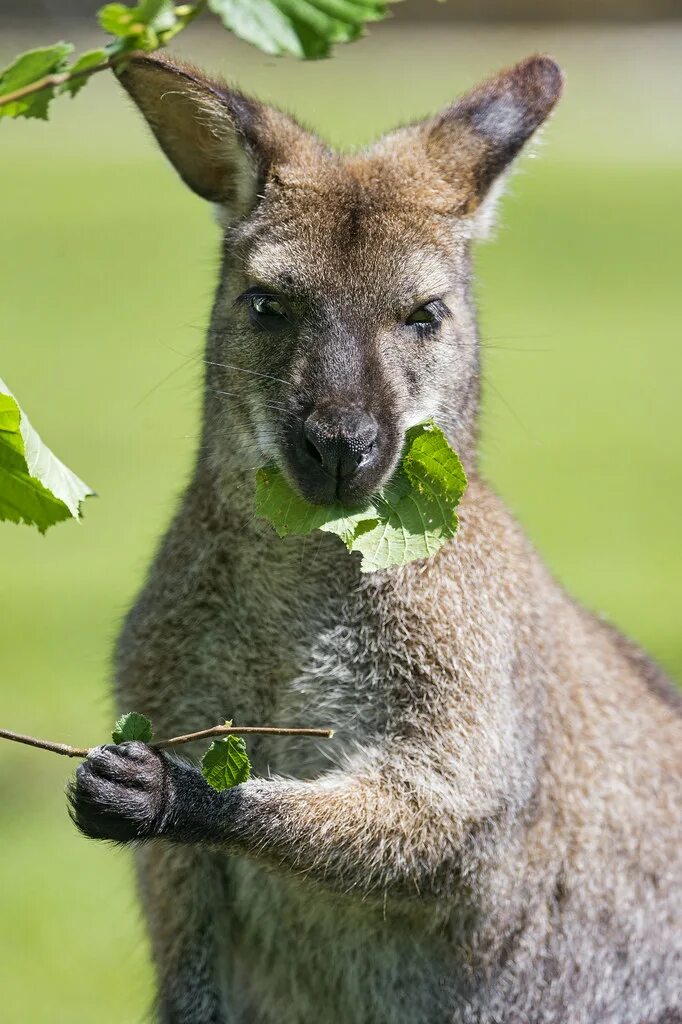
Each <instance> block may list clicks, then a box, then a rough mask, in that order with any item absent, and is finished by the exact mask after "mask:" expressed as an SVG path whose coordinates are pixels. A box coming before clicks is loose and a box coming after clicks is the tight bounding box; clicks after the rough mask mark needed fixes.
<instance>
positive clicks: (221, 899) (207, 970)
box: [136, 842, 239, 1024]
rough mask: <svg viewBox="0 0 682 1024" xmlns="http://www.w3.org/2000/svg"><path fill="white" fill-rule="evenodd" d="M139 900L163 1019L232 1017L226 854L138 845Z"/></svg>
mask: <svg viewBox="0 0 682 1024" xmlns="http://www.w3.org/2000/svg"><path fill="white" fill-rule="evenodd" d="M136 866H137V873H138V882H139V887H140V893H141V896H142V902H143V905H144V909H145V913H146V917H147V925H148V929H149V934H150V939H151V945H152V954H153V958H154V963H155V966H156V973H157V986H158V996H157V1008H156V1020H157V1021H158V1024H233V1022H236V1021H237V1020H239V1016H237V1015H236V1014H237V1013H238V1006H237V1004H238V999H237V998H236V996H237V994H236V993H230V994H229V998H228V992H227V984H228V975H229V960H230V951H229V949H228V948H226V944H225V942H224V939H223V932H222V929H221V924H220V922H221V919H223V921H224V918H225V916H226V915H227V914H229V908H228V899H227V893H226V871H225V858H224V857H221V856H219V855H217V854H213V853H210V852H207V851H202V850H199V849H197V848H189V847H180V846H173V847H171V846H170V845H167V844H165V843H162V842H156V843H150V844H149V845H146V846H145V847H144V848H142V849H138V850H137V851H136Z"/></svg>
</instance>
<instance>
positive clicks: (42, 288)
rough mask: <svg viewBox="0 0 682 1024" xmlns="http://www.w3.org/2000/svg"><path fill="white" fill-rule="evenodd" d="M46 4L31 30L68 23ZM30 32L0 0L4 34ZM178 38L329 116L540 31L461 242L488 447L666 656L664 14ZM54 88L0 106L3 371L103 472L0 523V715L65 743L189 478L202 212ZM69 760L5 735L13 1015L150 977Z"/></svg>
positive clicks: (502, 473)
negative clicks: (655, 21)
mask: <svg viewBox="0 0 682 1024" xmlns="http://www.w3.org/2000/svg"><path fill="white" fill-rule="evenodd" d="M55 29H56V30H55V31H50V32H49V33H48V34H47V35H46V36H45V39H44V41H45V42H47V41H49V39H51V38H52V37H53V36H54V37H58V36H59V35H61V34H64V33H66V32H67V31H68V32H69V33H70V35H71V36H73V34H74V33H73V30H72V29H71V28H69V27H68V26H67V27H66V28H65V27H64V26H56V27H55ZM79 41H80V42H82V43H83V44H87V43H89V42H91V40H90V39H89V38H88V37H87V36H81V38H80V39H79ZM37 42H38V40H37V39H36V38H35V35H33V36H32V37H30V38H26V37H25V34H24V32H23V30H22V27H21V26H20V25H14V26H9V30H8V31H4V32H3V34H2V43H1V44H0V45H1V48H2V51H3V53H2V54H1V55H0V56H5V57H9V56H11V55H12V53H13V52H15V51H16V50H18V49H20V48H23V47H24V46H25V45H27V44H29V43H30V44H33V45H35V44H36V43H37ZM178 43H179V47H180V49H181V50H184V51H185V52H186V53H187V54H188V55H189V56H191V57H192V59H194V60H195V61H196V62H198V63H203V64H206V65H208V66H210V67H213V68H215V69H217V70H220V71H222V72H223V73H225V74H227V75H229V76H230V77H231V78H233V79H234V80H236V81H237V82H239V83H240V84H241V85H242V87H244V88H246V89H249V90H252V91H254V92H256V93H257V94H259V95H261V96H263V97H265V98H268V99H271V100H273V101H275V102H278V103H279V104H280V105H283V106H286V107H287V108H289V109H292V110H293V111H295V112H296V113H298V114H299V115H300V116H301V117H303V118H304V119H305V120H307V121H308V122H310V123H311V124H313V125H314V126H315V127H317V128H318V129H319V130H320V131H322V132H323V133H324V134H325V135H326V136H327V137H328V138H330V139H331V140H332V141H334V142H337V143H343V144H356V143H360V142H363V141H366V140H367V139H369V138H370V137H371V136H372V135H374V134H375V133H376V132H378V131H381V130H383V129H386V128H388V127H390V126H391V125H392V124H394V123H395V122H398V121H401V120H407V119H410V118H413V117H416V116H419V115H421V114H425V113H428V112H432V111H433V110H435V109H437V108H438V106H439V105H442V104H445V103H447V102H448V101H449V100H450V99H451V98H452V97H453V96H454V95H456V94H457V93H458V91H460V90H462V89H464V88H466V87H467V86H468V85H470V84H472V83H473V82H475V81H476V80H477V79H479V78H481V77H482V76H483V75H485V74H486V73H487V72H489V71H490V70H493V69H495V68H497V67H499V66H503V65H504V64H508V63H510V62H512V61H514V60H516V59H518V58H520V57H522V56H524V55H526V54H527V53H529V52H532V51H534V50H538V49H541V50H549V51H551V52H553V53H554V54H555V55H556V56H557V57H558V58H559V60H560V61H561V62H562V64H563V65H564V67H565V68H566V70H567V73H568V90H567V94H566V98H565V100H564V102H563V104H562V106H561V108H560V110H559V112H558V113H557V115H556V117H555V119H554V120H553V122H552V124H551V125H550V126H549V128H548V130H547V132H546V133H545V136H544V144H543V146H542V147H541V149H540V150H539V151H538V155H541V156H542V159H541V160H539V159H530V160H529V159H526V160H524V161H523V164H522V169H521V170H520V172H519V173H518V174H517V175H516V176H515V178H514V179H513V181H512V184H511V188H510V190H509V194H508V196H507V198H506V201H505V203H504V205H503V209H502V218H501V227H500V230H499V232H498V235H497V238H496V240H495V241H494V242H493V243H492V244H490V243H489V244H487V245H486V246H484V247H482V248H481V250H480V252H479V258H478V263H479V285H478V293H479V299H480V305H481V308H482V326H483V336H484V342H485V374H486V394H485V409H484V421H483V422H484V438H483V448H484V464H485V468H486V471H487V473H488V475H489V477H490V478H491V479H492V481H493V482H494V483H495V485H496V486H497V487H498V489H499V490H500V491H501V492H502V494H503V495H504V496H505V497H506V499H507V501H508V502H509V503H510V505H511V506H512V507H513V509H514V510H515V511H516V512H517V514H518V515H519V517H520V518H521V520H522V521H523V522H524V524H525V525H526V527H527V529H528V531H529V532H530V535H531V536H532V538H533V539H534V541H535V542H536V543H537V545H538V546H539V548H540V550H541V551H542V552H543V554H544V555H545V557H546V558H547V560H548V561H549V563H550V565H551V566H552V568H553V569H554V571H555V572H556V574H557V576H558V577H559V578H560V579H561V580H562V581H563V582H564V583H565V584H566V586H567V587H568V588H569V589H570V590H571V592H572V593H573V594H575V595H576V596H577V597H579V598H580V599H582V600H583V601H584V602H586V603H587V604H588V605H589V606H590V607H591V608H594V609H596V610H597V611H599V612H601V613H603V614H605V615H607V616H608V617H609V618H610V619H612V620H613V621H615V622H616V623H617V624H618V625H619V626H621V627H622V628H624V629H625V630H627V631H628V632H629V633H630V634H632V635H633V636H634V637H636V638H637V639H638V640H639V641H641V642H642V643H643V644H644V645H646V646H647V648H649V649H650V650H651V652H652V653H653V654H654V655H656V656H657V657H658V659H659V660H660V661H661V662H662V663H663V664H664V665H665V666H666V667H667V668H668V669H669V670H670V672H671V673H672V674H673V675H674V676H675V677H676V678H677V679H678V680H679V679H682V639H681V631H680V597H681V596H682V573H681V572H680V569H681V568H682V566H681V564H680V561H681V559H680V521H681V516H680V503H681V499H682V429H681V428H682V413H681V411H680V398H679V388H680V379H681V377H682V343H681V342H682V338H681V337H680V334H681V333H682V332H681V331H680V327H679V323H680V313H681V311H682V298H681V295H680V283H679V282H680V278H679V274H680V255H681V248H682V243H681V242H680V239H681V238H682V174H681V171H682V131H681V130H680V127H679V113H678V112H679V103H680V99H682V67H681V66H680V62H679V60H678V56H679V52H680V44H681V43H682V32H681V31H680V29H679V28H676V27H674V26H664V27H663V28H661V27H659V28H657V29H655V30H654V29H653V28H652V29H648V28H645V27H639V28H637V27H631V28H627V29H614V28H606V27H602V28H599V27H593V28H591V29H584V30H583V29H570V28H568V29H567V28H564V29H560V28H542V27H537V28H533V27H530V26H526V27H524V28H523V29H518V30H511V29H510V30H501V29H499V28H496V29H487V30H484V29H472V28H466V27H460V28H458V27H455V26H452V25H448V26H439V27H438V29H437V31H434V30H433V29H429V28H427V27H423V26H422V27H420V26H419V25H406V26H404V27H392V26H376V27H375V29H374V31H373V34H372V37H371V38H370V39H369V40H367V41H363V42H361V43H359V44H355V45H354V46H352V47H348V48H346V49H345V50H342V51H341V52H340V53H339V56H338V57H337V58H335V59H334V60H333V61H330V62H326V63H322V64H315V65H297V64H295V63H292V62H289V61H276V60H273V59H269V58H265V57H263V56H261V55H259V54H257V53H256V52H255V51H253V50H251V49H249V48H248V47H245V46H243V45H241V44H238V43H236V42H235V41H233V40H231V39H230V38H229V37H227V36H226V35H222V34H220V32H219V30H217V29H216V31H215V32H214V33H208V34H203V33H202V32H201V31H200V30H199V28H195V29H192V30H191V32H188V33H187V36H186V37H185V38H183V39H181V40H178ZM53 110H54V114H53V118H54V120H53V123H51V124H48V125H44V124H42V123H37V122H26V123H7V122H5V123H4V124H3V126H2V142H1V143H0V144H1V146H2V150H1V152H2V160H1V162H0V188H1V189H2V197H3V202H2V212H1V214H0V237H1V240H2V244H1V246H0V328H1V330H0V355H1V359H0V373H1V374H2V376H3V377H4V378H5V379H6V380H7V382H8V383H9V384H10V386H11V387H12V388H13V390H14V391H15V392H16V394H17V395H18V397H19V398H20V400H21V402H22V403H23V404H24V405H25V407H26V409H27V411H28V412H29V415H30V416H31V417H32V420H33V422H34V425H35V426H36V427H37V428H38V429H39V430H40V432H41V433H42V434H43V436H44V437H45V439H46V440H47V441H48V443H49V444H50V445H51V446H52V447H53V448H54V449H55V451H56V452H57V453H58V454H59V455H60V456H61V457H62V458H64V459H65V460H66V461H67V463H68V464H69V465H70V466H72V467H73V468H74V469H75V470H76V471H77V472H78V473H79V474H80V475H81V476H83V478H84V479H85V480H87V481H88V482H89V483H90V484H91V485H92V486H93V487H94V488H95V489H96V490H97V491H98V493H99V495H100V497H99V498H98V499H97V500H90V501H89V502H88V505H87V509H86V516H85V520H84V523H83V524H82V525H81V526H77V525H76V524H66V525H63V526H61V527H58V528H57V529H55V530H54V531H51V532H50V533H49V534H48V536H47V537H45V538H43V537H40V536H39V535H38V534H37V533H36V532H32V531H30V530H28V529H20V528H17V527H14V526H12V525H9V524H8V525H5V526H3V527H2V528H0V580H1V582H2V588H3V602H2V616H1V618H0V650H1V651H2V680H3V683H2V690H1V691H0V723H1V724H3V725H6V726H7V727H10V728H16V729H19V730H23V731H26V732H31V733H33V734H34V735H43V736H46V737H49V738H53V739H59V740H66V741H69V740H70V741H72V742H76V743H88V742H96V741H99V740H101V739H104V738H105V737H106V735H107V731H108V729H109V727H110V723H111V718H112V715H111V709H110V702H109V696H108V689H107V676H108V657H109V651H110V647H111V643H112V640H113V637H114V636H115V633H116V630H117V627H118V623H119V621H120V618H121V616H122V614H123V612H124V610H125V608H126V607H127V605H128V604H129V602H130V600H131V598H132V596H133V594H134V592H135V590H136V588H137V587H138V586H139V585H140V582H141V580H142V576H143V573H144V570H145V565H146V563H147V562H148V560H149V557H150V554H151V552H152V549H153V547H154V544H155V543H156V540H157V538H158V537H159V535H160V532H161V531H162V529H163V528H164V525H165V524H166V522H167V521H168V518H169V515H170V512H171V509H172V508H173V504H174V501H175V499H176V495H177V494H178V492H179V490H180V489H181V488H182V486H183V484H184V482H185V480H186V479H187V475H188V471H189V466H190V463H191V458H192V452H193V449H194V446H195V443H196V438H197V429H198V423H197V412H198V405H199V400H200V379H201V363H200V356H201V346H202V331H203V327H204V324H205V322H206V319H207V314H208V311H209V305H210V299H211V294H212V289H213V283H214V280H215V274H216V269H217V247H218V235H217V231H216V229H215V228H214V226H213V225H212V222H211V218H210V215H209V212H208V211H207V210H206V209H204V207H203V206H202V204H201V202H200V201H199V200H197V199H195V198H194V197H192V196H191V195H190V194H189V193H188V192H186V191H185V190H184V189H183V187H182V186H181V185H180V184H179V182H178V180H177V179H176V178H175V177H174V175H173V174H172V172H171V171H170V170H169V169H168V168H167V167H166V166H164V161H163V159H162V158H161V157H160V155H159V154H158V153H157V151H156V150H155V148H154V146H153V145H152V142H151V140H150V138H149V137H148V136H147V134H146V131H145V129H144V127H143V126H142V124H141V123H140V120H139V118H138V117H136V116H135V114H134V113H133V111H132V109H131V108H130V105H129V104H128V103H127V102H126V101H125V100H124V98H123V96H122V95H121V93H120V92H119V90H118V89H117V87H116V85H115V83H114V82H113V81H112V80H108V79H105V76H100V78H99V79H96V80H94V81H93V82H92V83H91V84H90V85H89V87H88V89H87V90H86V91H85V92H84V93H83V94H82V95H81V96H79V97H78V99H77V100H76V102H75V103H72V102H71V101H68V100H66V99H64V100H61V101H60V102H59V103H58V104H55V106H54V108H53ZM72 768H73V764H72V763H71V762H66V761H65V760H63V759H60V758H57V757H54V756H52V755H48V754H46V753H45V754H44V753H39V752H35V751H30V750H27V749H25V748H20V747H17V746H13V745H10V744H4V745H2V746H0V1017H2V1020H3V1021H6V1022H8V1024H14V1022H22V1024H23V1022H30V1024H38V1022H43V1021H50V1022H51V1024H62V1022H67V1021H72V1020H77V1019H91V1017H92V1015H93V1013H94V1012H95V1011H96V1013H97V1019H98V1024H128V1022H135V1021H139V1020H141V1019H142V1017H143V1016H144V1011H145V1007H146V1006H147V1004H148V1002H149V1000H150V992H151V978H150V971H149V967H148V962H147V952H146V946H145V941H144V936H143V932H142V929H141V927H140V924H139V920H138V914H137V910H136V906H135V898H134V892H133V885H132V878H131V873H130V870H129V864H128V858H127V855H126V854H125V853H123V852H119V851H113V850H111V849H108V848H101V847H99V846H96V845H94V844H89V843H86V842H85V841H83V840H82V839H80V838H79V837H78V836H77V835H76V834H75V832H74V829H73V828H72V826H71V825H70V823H69V821H68V819H67V817H66V813H65V805H64V798H63V785H64V781H65V778H66V777H67V775H68V773H69V771H70V770H71V769H72Z"/></svg>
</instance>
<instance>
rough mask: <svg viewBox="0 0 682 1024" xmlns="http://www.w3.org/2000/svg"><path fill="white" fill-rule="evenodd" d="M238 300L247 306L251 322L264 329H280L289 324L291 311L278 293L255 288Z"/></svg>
mask: <svg viewBox="0 0 682 1024" xmlns="http://www.w3.org/2000/svg"><path fill="white" fill-rule="evenodd" d="M237 301H238V302H239V303H242V304H244V305H245V306H246V307H247V309H248V311H249V319H250V321H251V323H252V324H254V325H255V326H256V327H259V328H262V329H263V330H264V331H280V330H282V329H283V328H285V327H287V325H288V324H289V321H290V317H289V311H288V309H287V307H286V305H285V303H284V302H283V301H282V300H281V299H279V298H278V297H276V295H270V294H269V293H267V292H263V291H260V290H257V289H253V290H252V291H248V292H245V293H244V295H241V296H240V298H239V299H238V300H237Z"/></svg>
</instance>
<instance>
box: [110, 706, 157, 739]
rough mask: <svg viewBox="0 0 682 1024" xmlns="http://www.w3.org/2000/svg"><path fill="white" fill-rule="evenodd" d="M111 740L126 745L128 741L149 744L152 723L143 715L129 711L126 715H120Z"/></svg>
mask: <svg viewBox="0 0 682 1024" xmlns="http://www.w3.org/2000/svg"><path fill="white" fill-rule="evenodd" d="M111 738H112V740H113V741H114V743H126V742H127V741H129V740H138V741H139V742H140V743H151V741H152V723H151V722H150V721H149V719H148V718H145V716H144V715H138V713H137V711H129V712H128V714H127V715H121V717H120V718H119V720H118V721H117V723H116V725H115V726H114V730H113V732H112V734H111Z"/></svg>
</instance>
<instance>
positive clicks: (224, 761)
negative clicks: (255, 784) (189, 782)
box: [201, 736, 251, 793]
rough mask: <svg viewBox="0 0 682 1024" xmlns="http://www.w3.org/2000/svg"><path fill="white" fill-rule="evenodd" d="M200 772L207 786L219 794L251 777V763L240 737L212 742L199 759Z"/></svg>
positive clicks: (229, 737) (230, 737) (228, 737)
mask: <svg viewBox="0 0 682 1024" xmlns="http://www.w3.org/2000/svg"><path fill="white" fill-rule="evenodd" d="M201 771H202V774H203V776H204V778H205V779H206V781H207V782H208V784H209V786H212V787H213V789H215V790H217V791H218V792H219V793H221V792H222V791H223V790H224V789H231V788H232V787H233V786H238V785H240V783H242V782H247V781H248V779H249V778H250V777H251V762H250V761H249V755H248V754H247V753H246V744H245V743H244V740H243V739H242V738H241V737H240V736H227V737H226V738H225V739H219V740H214V741H213V743H212V744H211V746H210V747H209V748H208V750H207V751H206V753H205V754H204V756H203V758H202V759H201Z"/></svg>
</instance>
